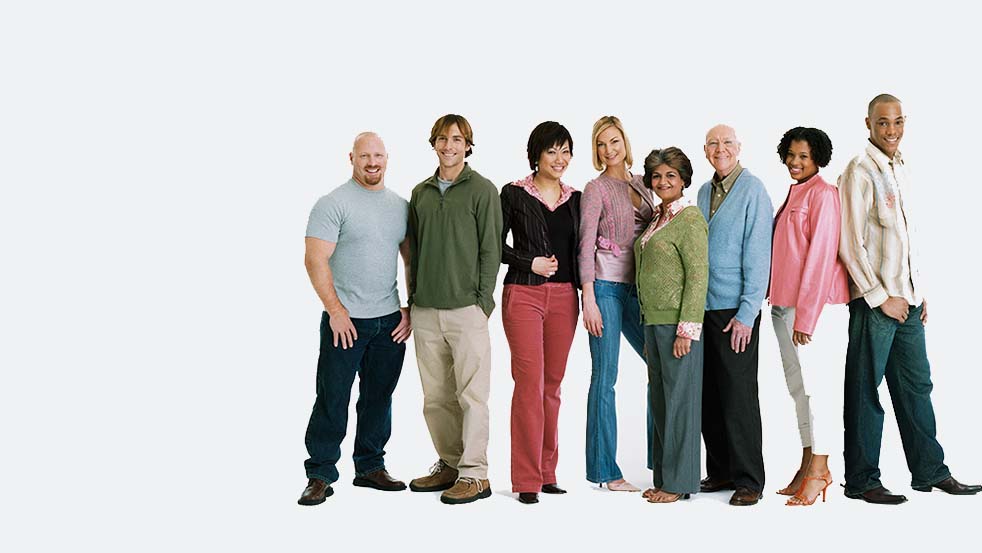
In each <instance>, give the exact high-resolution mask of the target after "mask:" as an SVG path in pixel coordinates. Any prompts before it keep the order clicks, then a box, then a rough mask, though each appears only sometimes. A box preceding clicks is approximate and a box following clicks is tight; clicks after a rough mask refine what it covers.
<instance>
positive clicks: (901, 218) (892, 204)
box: [839, 143, 923, 307]
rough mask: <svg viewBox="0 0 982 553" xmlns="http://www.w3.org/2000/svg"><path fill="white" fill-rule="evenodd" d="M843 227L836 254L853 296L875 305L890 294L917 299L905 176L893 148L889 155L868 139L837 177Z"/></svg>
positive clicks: (915, 301) (916, 301)
mask: <svg viewBox="0 0 982 553" xmlns="http://www.w3.org/2000/svg"><path fill="white" fill-rule="evenodd" d="M839 198H840V199H841V200H842V201H841V204H842V232H841V234H840V237H839V258H840V259H842V262H843V263H844V264H845V266H846V269H847V270H848V271H849V276H850V282H849V293H850V296H851V297H852V299H856V298H859V297H863V298H865V299H866V302H867V303H868V304H869V306H870V307H878V306H880V305H881V304H883V302H885V301H887V298H889V297H890V296H898V297H901V298H904V299H905V300H906V301H907V303H908V304H910V305H920V304H921V301H922V300H923V297H922V295H921V288H920V285H919V284H920V283H919V282H918V281H919V276H918V272H917V262H916V261H917V259H916V249H915V248H914V247H912V245H911V244H912V242H916V239H915V237H914V233H913V229H912V228H911V221H910V214H911V206H910V204H909V203H908V204H905V202H906V201H908V200H909V199H910V198H911V194H910V180H909V177H908V175H907V172H906V170H905V169H904V161H903V158H902V157H901V155H900V152H897V153H896V154H895V155H894V156H893V159H890V158H889V157H887V156H886V154H884V153H883V152H882V151H880V149H879V148H877V147H876V146H874V145H873V144H872V143H870V144H868V145H867V146H866V151H865V152H864V153H863V154H862V155H859V156H857V157H856V158H854V159H853V160H852V161H850V162H849V165H847V166H846V169H845V171H844V172H843V173H842V175H841V176H840V177H839Z"/></svg>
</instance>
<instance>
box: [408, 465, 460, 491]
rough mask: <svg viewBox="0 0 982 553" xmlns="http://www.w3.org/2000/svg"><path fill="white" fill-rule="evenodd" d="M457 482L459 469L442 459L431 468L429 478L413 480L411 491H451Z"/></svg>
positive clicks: (410, 484)
mask: <svg viewBox="0 0 982 553" xmlns="http://www.w3.org/2000/svg"><path fill="white" fill-rule="evenodd" d="M456 481H457V469H455V468H453V467H451V466H450V465H448V464H447V463H446V462H444V460H443V459H440V460H439V461H437V462H436V464H434V465H433V466H432V467H430V475H429V476H420V477H419V478H413V480H412V482H410V483H409V489H410V490H412V491H414V492H439V491H443V490H449V489H450V488H451V487H452V486H453V485H454V482H456Z"/></svg>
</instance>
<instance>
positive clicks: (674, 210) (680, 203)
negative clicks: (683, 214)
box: [641, 196, 696, 248]
mask: <svg viewBox="0 0 982 553" xmlns="http://www.w3.org/2000/svg"><path fill="white" fill-rule="evenodd" d="M693 205H696V204H694V203H693V202H692V200H690V199H689V198H686V197H685V196H682V197H681V198H679V199H677V200H675V201H674V202H672V203H670V204H668V214H667V215H666V216H665V217H662V216H661V215H662V205H661V204H658V205H657V206H656V207H655V213H654V216H653V217H652V218H651V223H650V224H649V225H648V228H647V229H646V230H645V231H644V234H643V235H642V236H641V247H642V248H643V247H644V246H645V244H647V243H648V240H649V239H650V238H651V236H652V235H653V234H655V233H656V232H658V231H659V230H661V229H663V228H665V225H667V224H668V223H671V222H672V219H674V218H675V216H676V215H678V214H679V212H680V211H682V210H683V209H685V208H687V207H689V206H693Z"/></svg>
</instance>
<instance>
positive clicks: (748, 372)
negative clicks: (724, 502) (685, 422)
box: [702, 309, 764, 492]
mask: <svg viewBox="0 0 982 553" xmlns="http://www.w3.org/2000/svg"><path fill="white" fill-rule="evenodd" d="M736 313H737V310H736V309H718V310H713V311H706V315H705V318H704V322H703V326H702V337H703V338H702V339H703V341H704V343H703V359H704V361H703V383H702V437H703V440H705V442H706V472H707V473H708V475H709V477H711V478H714V479H718V480H732V481H733V483H734V484H735V485H736V486H737V487H746V488H750V489H751V490H754V491H757V492H760V491H762V490H763V489H764V456H763V453H762V451H761V450H762V438H761V427H760V403H759V401H758V398H757V345H758V342H759V341H760V314H758V315H757V318H756V319H754V326H753V334H751V336H750V343H748V344H747V349H746V350H744V351H743V353H736V352H734V351H733V348H732V347H730V332H726V333H724V332H723V329H724V328H725V327H726V325H727V324H728V323H729V322H730V319H732V318H733V317H734V316H735V315H736Z"/></svg>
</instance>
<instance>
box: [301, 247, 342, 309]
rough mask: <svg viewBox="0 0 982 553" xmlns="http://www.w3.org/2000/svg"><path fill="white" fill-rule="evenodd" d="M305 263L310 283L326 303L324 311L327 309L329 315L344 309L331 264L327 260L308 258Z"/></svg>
mask: <svg viewBox="0 0 982 553" xmlns="http://www.w3.org/2000/svg"><path fill="white" fill-rule="evenodd" d="M304 264H305V265H306V266H307V276H309V277H310V283H311V284H312V285H313V286H314V291H315V292H316V293H317V297H318V298H320V300H321V303H322V304H324V311H327V313H328V315H333V314H335V313H337V312H338V311H342V310H344V309H345V307H344V305H343V304H342V303H341V299H340V298H338V293H337V291H336V290H335V289H334V276H333V275H332V274H331V266H330V265H328V264H327V262H326V260H325V261H323V262H318V261H313V260H311V259H306V260H305V263H304Z"/></svg>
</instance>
